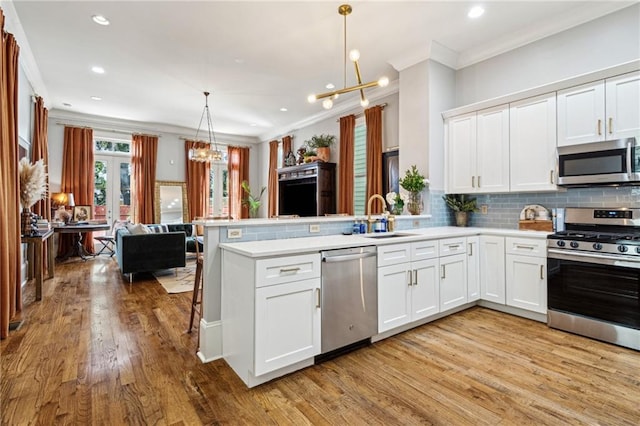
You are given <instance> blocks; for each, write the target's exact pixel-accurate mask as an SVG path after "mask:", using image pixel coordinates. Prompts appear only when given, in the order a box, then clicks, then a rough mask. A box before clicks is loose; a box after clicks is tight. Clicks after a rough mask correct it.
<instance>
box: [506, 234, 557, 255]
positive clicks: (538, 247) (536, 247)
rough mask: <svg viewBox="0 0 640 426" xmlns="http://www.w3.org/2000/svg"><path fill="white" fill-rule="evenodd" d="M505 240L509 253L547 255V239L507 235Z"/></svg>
mask: <svg viewBox="0 0 640 426" xmlns="http://www.w3.org/2000/svg"><path fill="white" fill-rule="evenodd" d="M505 242H506V252H507V254H520V255H523V256H537V257H546V256H547V240H539V239H534V238H515V237H507V238H506V239H505Z"/></svg>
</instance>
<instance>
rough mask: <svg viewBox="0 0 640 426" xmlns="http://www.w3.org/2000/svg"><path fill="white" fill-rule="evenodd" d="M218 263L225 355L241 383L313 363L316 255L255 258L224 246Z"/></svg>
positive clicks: (317, 340)
mask: <svg viewBox="0 0 640 426" xmlns="http://www.w3.org/2000/svg"><path fill="white" fill-rule="evenodd" d="M222 265H223V270H222V294H223V297H224V300H225V303H224V304H223V309H222V321H223V323H224V333H223V335H222V343H223V348H224V354H225V355H224V357H225V360H226V361H227V363H228V364H229V365H230V366H231V368H233V370H234V371H235V372H236V373H237V374H238V376H240V378H241V379H242V380H243V381H244V382H245V384H247V386H250V387H251V386H255V385H257V384H260V383H262V382H264V381H267V380H270V379H272V378H274V377H277V376H279V375H282V374H286V373H288V372H290V371H292V370H291V368H294V367H293V366H295V365H301V364H304V363H305V362H306V363H308V364H312V363H313V357H314V356H315V355H318V354H319V353H320V350H321V334H320V332H321V330H320V327H321V315H322V313H321V307H320V297H321V294H320V291H321V280H320V254H319V253H313V254H304V255H295V256H281V257H273V258H266V259H254V258H250V257H246V256H243V255H240V254H237V253H233V252H227V251H224V252H223V263H222ZM297 368H301V367H297Z"/></svg>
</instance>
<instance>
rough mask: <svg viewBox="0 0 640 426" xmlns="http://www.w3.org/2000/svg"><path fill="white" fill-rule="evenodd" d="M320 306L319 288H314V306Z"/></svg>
mask: <svg viewBox="0 0 640 426" xmlns="http://www.w3.org/2000/svg"><path fill="white" fill-rule="evenodd" d="M319 307H320V289H319V288H316V308H319Z"/></svg>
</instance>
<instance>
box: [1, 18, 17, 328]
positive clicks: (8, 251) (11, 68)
mask: <svg viewBox="0 0 640 426" xmlns="http://www.w3.org/2000/svg"><path fill="white" fill-rule="evenodd" d="M19 51H20V48H19V47H18V44H17V43H16V40H15V38H14V37H13V35H12V34H9V33H5V32H4V14H3V13H2V9H0V164H2V167H0V208H1V209H2V211H3V212H5V214H4V218H3V219H2V220H0V241H2V250H0V338H2V339H4V338H6V337H7V336H9V322H10V321H11V319H12V318H13V317H14V316H15V314H16V312H20V311H21V310H22V288H21V285H20V280H21V277H20V262H21V260H20V198H19V194H18V186H19V184H18V182H19V180H18V54H19Z"/></svg>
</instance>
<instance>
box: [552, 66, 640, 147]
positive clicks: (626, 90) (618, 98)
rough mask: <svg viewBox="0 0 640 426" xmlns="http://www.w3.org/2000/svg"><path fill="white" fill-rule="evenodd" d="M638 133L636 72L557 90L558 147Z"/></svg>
mask: <svg viewBox="0 0 640 426" xmlns="http://www.w3.org/2000/svg"><path fill="white" fill-rule="evenodd" d="M638 133H640V71H636V72H631V73H627V74H622V75H619V76H616V77H612V78H608V79H606V80H599V81H596V82H593V83H588V84H583V85H581V86H577V87H571V88H568V89H565V90H560V91H558V146H569V145H578V144H583V143H590V142H599V141H604V140H609V139H619V138H625V137H630V136H637V135H638Z"/></svg>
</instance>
